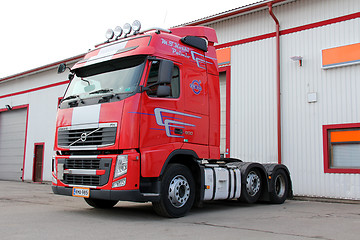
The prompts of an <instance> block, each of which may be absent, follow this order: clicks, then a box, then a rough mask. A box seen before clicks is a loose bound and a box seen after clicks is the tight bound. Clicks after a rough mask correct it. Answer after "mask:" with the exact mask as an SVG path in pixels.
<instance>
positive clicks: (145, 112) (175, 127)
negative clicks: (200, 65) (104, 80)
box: [140, 60, 208, 148]
mask: <svg viewBox="0 0 360 240" xmlns="http://www.w3.org/2000/svg"><path fill="white" fill-rule="evenodd" d="M160 63H161V60H153V61H151V63H150V70H149V71H148V78H147V81H146V87H147V91H146V92H144V93H143V96H142V104H141V114H142V115H141V126H140V130H141V131H140V146H141V147H150V146H157V145H162V144H168V143H179V144H183V143H194V144H203V145H206V144H207V139H206V137H205V139H204V134H201V132H202V130H201V131H200V130H199V129H203V128H206V126H207V125H208V124H207V121H208V120H207V118H205V117H204V116H203V115H201V114H199V113H196V112H193V111H189V110H188V109H187V108H186V107H185V105H186V104H185V103H187V104H189V102H188V101H186V98H187V97H188V94H187V93H186V91H191V88H190V86H187V85H186V84H185V85H184V83H188V82H189V81H186V80H185V79H183V76H185V75H186V73H184V71H182V65H178V64H174V66H173V71H172V78H171V82H170V83H168V84H166V86H168V87H169V88H170V93H169V95H163V94H162V93H161V91H160V92H159V90H160V89H159V88H162V85H163V84H157V82H158V73H159V68H160ZM188 85H190V82H189V84H188ZM205 136H206V135H205ZM178 147H179V148H180V146H178Z"/></svg>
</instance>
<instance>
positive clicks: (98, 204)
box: [84, 198, 118, 208]
mask: <svg viewBox="0 0 360 240" xmlns="http://www.w3.org/2000/svg"><path fill="white" fill-rule="evenodd" d="M84 199H85V202H86V203H87V204H89V205H90V206H92V207H94V208H112V207H113V206H115V205H116V204H117V203H118V201H113V200H104V199H94V198H84Z"/></svg>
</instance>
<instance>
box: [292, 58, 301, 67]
mask: <svg viewBox="0 0 360 240" xmlns="http://www.w3.org/2000/svg"><path fill="white" fill-rule="evenodd" d="M290 59H291V60H293V61H299V66H300V67H301V66H302V59H303V57H301V56H293V57H290Z"/></svg>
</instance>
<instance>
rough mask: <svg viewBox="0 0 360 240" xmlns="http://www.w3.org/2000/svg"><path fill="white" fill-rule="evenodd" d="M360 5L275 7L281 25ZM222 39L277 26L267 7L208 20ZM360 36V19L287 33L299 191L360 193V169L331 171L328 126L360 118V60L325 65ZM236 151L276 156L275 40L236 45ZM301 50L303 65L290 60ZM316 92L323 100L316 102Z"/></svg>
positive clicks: (287, 117)
mask: <svg viewBox="0 0 360 240" xmlns="http://www.w3.org/2000/svg"><path fill="white" fill-rule="evenodd" d="M359 11H360V1H356V0H348V1H336V0H317V1H311V0H298V1H295V2H291V3H288V4H284V5H280V6H277V7H275V8H274V13H275V15H276V16H277V17H278V19H279V21H280V26H281V30H283V29H289V28H293V27H298V26H303V25H306V24H310V23H314V22H319V21H324V20H328V19H332V18H336V17H339V16H343V15H347V14H351V13H355V12H359ZM209 26H210V27H213V28H215V30H216V31H217V34H218V38H219V43H227V42H231V41H236V40H241V39H245V38H249V37H254V36H258V35H262V34H266V33H269V32H274V31H275V24H274V22H273V20H272V19H271V17H270V16H269V14H268V12H267V10H263V11H259V12H255V13H250V14H247V15H242V16H238V17H235V18H232V19H227V20H224V21H221V22H218V23H213V24H210V25H209ZM359 41H360V19H354V20H348V21H344V22H339V23H336V24H331V25H326V26H321V27H316V28H312V29H309V30H305V31H300V32H295V33H292V34H287V35H282V36H281V108H282V117H281V121H282V160H283V163H284V164H286V165H287V166H288V167H289V169H290V171H291V174H292V179H293V185H294V193H295V194H296V195H306V196H321V197H331V198H347V199H360V174H339V173H336V174H330V173H324V157H323V137H322V136H323V135H322V126H323V125H326V124H338V123H355V122H360V94H359V92H360V82H359V79H358V78H359V77H358V76H360V65H353V66H346V67H341V68H334V69H328V70H324V69H322V68H321V63H322V62H321V50H322V49H326V48H331V47H337V46H342V45H347V44H352V43H358V42H359ZM231 56H232V57H231V58H232V59H231V88H232V89H231V98H232V99H231V123H230V124H231V139H230V141H231V145H230V147H231V157H237V158H240V159H243V160H245V161H258V162H277V129H276V68H275V67H276V65H275V60H276V53H275V38H269V39H265V40H260V41H255V42H249V43H245V44H241V45H236V46H232V47H231ZM292 56H302V57H303V66H302V67H300V66H299V63H298V62H294V61H292V60H291V59H290V57H292ZM309 93H316V94H317V98H318V99H317V100H318V101H317V102H315V103H309V102H308V101H307V97H308V94H309Z"/></svg>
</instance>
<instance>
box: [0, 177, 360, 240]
mask: <svg viewBox="0 0 360 240" xmlns="http://www.w3.org/2000/svg"><path fill="white" fill-rule="evenodd" d="M0 239H27V240H32V239H34V240H35V239H37V240H39V239H40V240H41V239H62V240H63V239H87V240H91V239H131V240H136V239H149V240H151V239H156V240H161V239H166V240H168V239H187V240H191V239H204V240H205V239H206V240H211V239H217V240H223V239H224V240H225V239H341V240H345V239H346V240H347V239H356V240H358V239H360V201H359V202H353V203H327V202H317V201H299V200H287V201H286V202H285V203H284V204H281V205H271V204H263V203H262V204H243V203H239V202H237V201H219V202H210V203H205V204H204V207H203V208H197V209H193V210H192V211H191V212H190V213H189V214H188V215H187V216H185V217H183V218H177V219H168V218H162V217H159V216H157V215H156V214H155V212H154V211H153V210H152V206H151V203H131V202H119V203H118V204H117V205H116V206H115V207H114V208H112V209H109V210H102V209H94V208H92V207H90V206H88V205H87V204H86V203H85V201H84V200H83V199H81V198H75V197H67V196H59V195H54V194H53V193H52V191H51V186H50V185H49V184H36V183H22V182H9V181H0Z"/></svg>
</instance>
